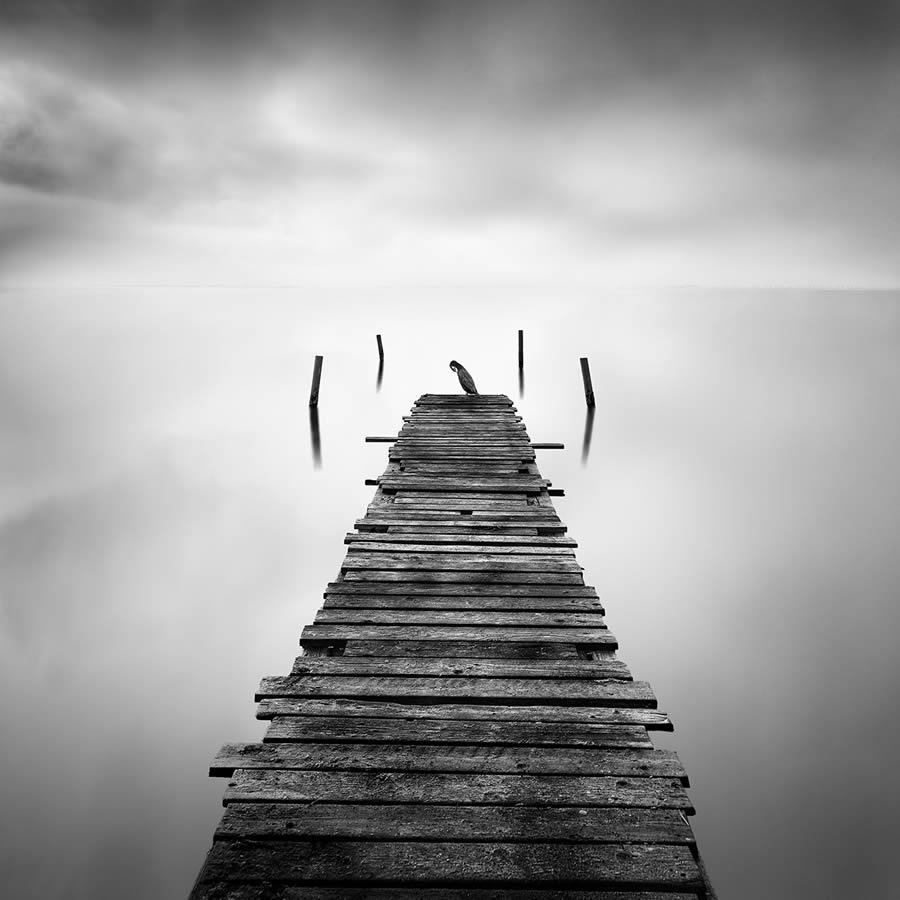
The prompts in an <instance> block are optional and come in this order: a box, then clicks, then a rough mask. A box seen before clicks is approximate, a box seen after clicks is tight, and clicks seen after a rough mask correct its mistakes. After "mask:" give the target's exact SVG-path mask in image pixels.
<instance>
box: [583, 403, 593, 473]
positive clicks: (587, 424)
mask: <svg viewBox="0 0 900 900" xmlns="http://www.w3.org/2000/svg"><path fill="white" fill-rule="evenodd" d="M594 411H595V407H593V406H589V407H588V408H587V410H586V412H585V414H584V440H583V441H582V444H581V464H582V465H586V464H587V461H588V456H590V453H591V437H592V435H593V433H594Z"/></svg>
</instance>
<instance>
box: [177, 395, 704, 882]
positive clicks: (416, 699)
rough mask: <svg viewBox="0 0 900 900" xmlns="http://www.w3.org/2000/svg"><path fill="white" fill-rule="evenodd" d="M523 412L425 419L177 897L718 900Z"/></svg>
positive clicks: (235, 754)
mask: <svg viewBox="0 0 900 900" xmlns="http://www.w3.org/2000/svg"><path fill="white" fill-rule="evenodd" d="M515 412H516V410H515V407H513V405H512V402H511V401H510V399H509V398H508V397H506V396H503V395H500V394H476V395H472V396H466V395H459V394H425V395H423V396H422V397H420V398H419V400H418V401H417V403H416V404H415V406H414V408H413V410H412V415H411V416H409V418H408V419H407V420H406V421H404V424H403V427H402V428H401V430H400V434H399V435H398V436H397V437H396V438H395V439H394V442H393V445H392V446H391V448H390V450H389V453H388V464H387V467H386V468H385V470H384V473H383V474H382V475H381V477H380V478H378V479H376V480H377V488H376V490H375V494H374V496H373V498H372V501H371V503H370V504H369V507H368V510H367V512H366V515H365V517H364V518H361V519H359V520H357V522H356V523H355V526H354V529H353V531H351V533H350V534H348V535H347V536H346V537H345V538H344V541H345V543H346V544H347V554H346V556H345V557H344V560H343V562H342V563H341V566H340V572H339V573H338V575H337V576H336V578H335V579H334V581H333V582H332V583H330V584H329V585H328V586H327V587H326V589H325V602H324V603H323V605H322V608H321V609H320V610H319V612H318V613H317V614H316V617H315V621H314V623H313V624H312V625H308V626H307V627H306V628H304V629H303V632H302V634H301V636H300V645H301V647H302V648H303V655H302V656H299V657H297V659H296V660H295V662H294V665H293V668H292V669H291V671H290V673H288V674H284V675H275V676H268V677H265V678H263V679H262V682H261V684H260V686H259V690H258V691H257V695H256V699H257V701H258V702H259V706H258V708H257V717H258V718H260V719H264V720H267V721H268V722H269V725H268V729H267V731H266V734H265V737H264V739H263V740H262V741H258V742H253V743H246V744H226V745H225V746H224V747H223V748H222V750H221V751H220V752H219V754H218V756H217V757H216V758H215V760H214V761H213V763H212V766H211V767H210V774H211V775H216V776H223V777H225V778H228V779H229V782H228V787H227V788H226V789H225V798H224V799H225V804H226V811H225V814H224V817H223V818H222V820H221V822H220V823H219V827H218V828H217V829H216V832H215V836H214V843H213V846H212V849H211V850H210V852H209V854H208V855H207V857H206V860H205V862H204V864H203V868H202V870H201V872H200V875H199V877H198V879H197V882H196V884H195V886H194V890H193V893H192V894H191V900H219V898H225V897H231V898H235V900H236V898H238V897H260V898H262V897H287V896H288V895H290V896H292V897H295V896H296V897H301V896H304V897H305V896H307V895H309V896H313V895H315V896H316V897H323V898H324V897H328V898H343V897H347V896H349V895H350V894H352V895H353V896H354V897H355V896H360V897H362V896H366V897H379V898H388V897H401V896H402V897H408V898H410V900H412V898H416V900H419V898H422V900H437V898H441V900H448V898H462V897H475V896H478V897H482V896H484V897H488V896H490V897H507V896H509V897H513V896H518V895H519V894H518V892H520V891H521V892H522V895H523V896H526V895H527V896H529V897H531V896H550V895H552V896H553V897H554V898H559V900H565V898H568V897H571V898H572V900H576V898H579V897H584V896H586V892H591V896H594V893H593V892H598V893H597V894H596V896H607V894H608V895H609V896H617V897H624V896H629V897H649V896H653V897H659V898H663V897H666V898H676V897H685V898H687V897H692V898H694V900H699V898H704V900H712V897H713V894H712V890H711V888H710V886H709V882H708V881H707V879H706V877H705V875H704V870H703V866H702V863H701V862H700V857H699V854H698V852H697V845H696V841H695V839H694V835H693V832H692V830H691V826H690V824H689V822H688V819H687V818H686V816H690V815H692V814H693V812H694V810H693V806H692V804H691V801H690V799H689V797H688V795H687V792H686V790H685V788H686V786H687V775H686V773H685V771H684V768H683V766H682V764H681V762H680V761H679V759H678V756H677V755H676V754H675V753H673V752H672V751H671V750H657V749H655V748H654V746H653V744H652V742H651V740H650V734H649V732H650V731H653V730H663V731H669V730H671V728H672V725H671V722H670V721H669V718H668V716H667V715H666V714H665V713H664V712H661V711H660V710H659V709H658V708H657V701H656V697H655V696H654V694H653V691H652V690H651V688H650V685H649V684H647V682H645V681H637V680H633V679H632V675H631V672H630V670H629V668H628V666H627V665H626V664H625V663H624V662H623V661H622V660H621V659H619V658H618V657H617V655H616V650H617V647H618V642H617V641H616V638H615V636H614V635H612V634H611V633H610V631H609V630H608V628H607V626H606V622H605V619H604V610H603V605H602V603H601V602H600V599H599V598H598V596H597V592H596V590H595V589H594V588H593V587H591V586H590V585H588V584H585V580H584V574H583V570H582V567H581V566H580V565H579V564H578V561H577V559H576V557H575V547H576V543H575V541H574V540H572V538H571V537H569V536H568V535H567V534H566V526H565V525H564V524H563V523H562V522H561V521H560V518H559V516H558V515H557V512H556V510H555V509H554V507H553V499H552V497H553V496H554V495H555V494H556V493H557V490H556V489H553V488H551V485H550V482H548V481H547V480H546V479H545V478H542V477H541V474H540V472H539V471H538V467H537V464H536V461H535V450H534V448H535V446H536V445H535V444H532V443H531V442H530V439H529V436H528V433H527V431H526V430H525V425H524V424H523V423H522V421H521V419H520V418H519V417H518V416H517V415H515ZM369 440H372V438H369ZM678 637H679V639H681V640H684V639H686V637H687V636H686V635H679V636H678ZM523 807H526V808H523ZM348 885H352V886H353V887H352V888H350V889H348V887H347V886H348Z"/></svg>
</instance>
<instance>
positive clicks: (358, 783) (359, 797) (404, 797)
mask: <svg viewBox="0 0 900 900" xmlns="http://www.w3.org/2000/svg"><path fill="white" fill-rule="evenodd" d="M272 747H273V748H274V747H275V745H272ZM235 801H237V802H241V803H257V802H263V803H304V802H314V801H315V802H321V803H354V802H365V803H419V804H428V805H430V804H433V803H440V804H458V803H462V804H472V803H476V804H478V805H480V806H521V805H526V806H579V807H591V806H615V807H623V806H624V807H629V806H630V807H636V808H641V809H681V810H683V811H684V813H685V815H693V813H694V808H693V806H692V805H691V802H690V800H689V799H688V796H687V793H686V791H685V789H684V787H683V785H682V784H681V782H680V781H679V780H678V779H677V778H631V777H625V776H621V775H612V776H607V775H491V774H479V773H477V772H459V773H456V772H453V773H447V772H342V771H333V770H332V771H327V772H317V771H311V770H283V769H282V770H279V769H271V770H258V769H257V770H254V769H236V770H235V772H234V775H233V776H232V781H231V783H229V785H228V787H227V788H226V790H225V797H224V802H225V803H226V804H228V803H232V802H235Z"/></svg>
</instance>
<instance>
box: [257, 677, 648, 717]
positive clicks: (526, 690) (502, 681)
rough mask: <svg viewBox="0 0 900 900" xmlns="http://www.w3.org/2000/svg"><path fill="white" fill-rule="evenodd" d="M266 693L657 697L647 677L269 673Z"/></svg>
mask: <svg viewBox="0 0 900 900" xmlns="http://www.w3.org/2000/svg"><path fill="white" fill-rule="evenodd" d="M264 697H372V698H379V697H380V698H384V699H391V700H396V699H398V698H406V699H409V700H413V699H416V700H418V701H424V700H427V701H429V702H432V703H452V702H454V701H455V702H466V701H469V700H478V701H480V702H482V703H531V704H534V703H552V704H554V705H556V704H559V705H575V704H581V705H585V704H587V705H592V706H643V707H647V708H649V709H654V708H655V707H656V697H655V696H654V695H653V691H652V690H651V689H650V685H649V684H647V682H645V681H616V680H600V679H596V680H591V679H584V680H579V679H576V678H572V679H560V680H554V681H551V680H546V681H545V680H540V679H530V678H450V677H447V678H424V677H421V678H416V677H409V678H396V677H390V676H384V677H374V676H372V677H358V678H355V677H353V676H349V675H348V676H337V675H334V676H331V675H321V676H320V675H271V676H266V677H265V678H263V679H262V681H261V682H260V686H259V690H258V691H257V693H256V699H257V700H262V699H263V698H264Z"/></svg>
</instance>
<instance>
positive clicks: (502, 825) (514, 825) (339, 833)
mask: <svg viewBox="0 0 900 900" xmlns="http://www.w3.org/2000/svg"><path fill="white" fill-rule="evenodd" d="M215 837H216V840H234V839H235V838H258V839H267V840H272V839H274V840H310V839H313V838H330V839H332V840H337V839H342V838H351V839H352V838H355V839H357V840H378V841H388V840H400V841H499V842H506V841H521V842H523V843H536V842H541V843H542V842H548V843H549V842H562V843H586V844H611V843H627V844H686V845H693V844H694V843H695V841H694V835H693V833H692V831H691V827H690V825H688V823H687V821H686V820H685V818H684V816H683V815H682V814H681V813H680V812H679V811H677V810H671V809H597V808H592V809H584V810H581V809H576V808H573V807H563V808H553V807H528V806H524V807H514V806H506V807H485V806H410V805H406V806H404V805H400V804H383V805H378V804H373V803H368V804H345V803H317V804H310V805H301V804H293V803H232V804H230V805H229V806H228V808H227V809H226V811H225V815H224V816H223V817H222V821H221V822H220V823H219V827H218V828H217V829H216V833H215ZM517 896H518V895H517Z"/></svg>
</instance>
